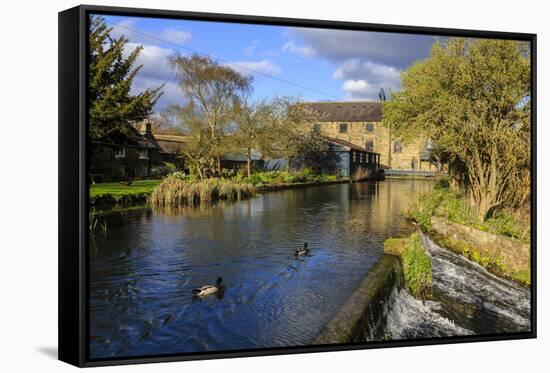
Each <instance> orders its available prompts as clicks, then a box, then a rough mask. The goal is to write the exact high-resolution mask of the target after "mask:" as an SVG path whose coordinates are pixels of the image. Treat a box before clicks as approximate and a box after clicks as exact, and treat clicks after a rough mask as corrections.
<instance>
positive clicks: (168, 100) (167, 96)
mask: <svg viewBox="0 0 550 373" xmlns="http://www.w3.org/2000/svg"><path fill="white" fill-rule="evenodd" d="M163 84H164V86H163V87H162V96H161V97H160V99H159V100H158V101H157V103H156V104H155V107H154V108H153V109H154V110H155V111H157V112H161V111H163V110H164V109H165V108H166V106H168V105H169V104H179V105H182V104H183V103H184V100H185V99H184V96H183V94H182V91H181V89H180V87H179V85H178V83H177V82H175V81H165V80H162V79H155V78H148V77H144V76H137V77H136V78H135V79H134V82H133V84H132V89H131V91H130V92H131V93H132V94H138V93H140V92H143V91H145V90H146V89H154V88H157V87H159V86H161V85H163Z"/></svg>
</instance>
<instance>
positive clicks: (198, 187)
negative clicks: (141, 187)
mask: <svg viewBox="0 0 550 373" xmlns="http://www.w3.org/2000/svg"><path fill="white" fill-rule="evenodd" d="M254 193H255V188H254V186H253V185H252V184H250V183H244V182H239V181H235V180H229V179H218V178H212V179H205V180H190V179H189V178H186V177H179V176H177V175H170V176H167V177H165V178H164V179H163V180H162V182H161V183H160V184H159V185H158V186H157V187H156V188H155V189H154V190H153V192H152V193H151V196H150V198H149V202H150V203H151V204H152V205H153V206H157V207H163V206H193V205H199V204H212V203H214V202H217V201H219V200H225V201H237V200H241V199H245V198H250V197H252V196H253V195H254Z"/></svg>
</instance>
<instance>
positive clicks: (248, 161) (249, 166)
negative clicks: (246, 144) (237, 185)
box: [246, 148, 252, 178]
mask: <svg viewBox="0 0 550 373" xmlns="http://www.w3.org/2000/svg"><path fill="white" fill-rule="evenodd" d="M246 173H247V175H248V178H250V175H251V173H252V151H251V150H250V148H248V153H247V158H246Z"/></svg>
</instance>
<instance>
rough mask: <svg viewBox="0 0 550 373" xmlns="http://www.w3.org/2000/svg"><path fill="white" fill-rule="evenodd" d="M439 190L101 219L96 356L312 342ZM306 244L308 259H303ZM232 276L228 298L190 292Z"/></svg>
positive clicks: (397, 186) (284, 199) (307, 192)
mask: <svg viewBox="0 0 550 373" xmlns="http://www.w3.org/2000/svg"><path fill="white" fill-rule="evenodd" d="M431 185H432V184H431V183H430V182H415V183H413V182H410V181H386V182H377V183H355V184H351V185H350V184H340V185H330V186H323V187H312V188H305V189H295V190H286V191H280V192H275V193H266V194H261V195H258V196H256V197H255V198H253V199H250V200H246V201H241V202H238V203H234V204H218V205H214V206H210V207H208V208H202V209H197V208H182V209H172V210H162V211H158V210H155V211H153V210H151V209H143V210H134V211H128V212H120V213H115V214H111V215H107V216H102V217H101V218H102V219H105V220H106V221H107V224H108V231H107V235H106V236H103V235H96V237H95V239H94V240H93V242H91V243H90V280H91V281H90V334H91V336H90V337H91V339H90V351H91V356H92V357H93V358H97V357H108V356H132V355H142V354H147V355H151V354H166V353H182V352H196V351H205V350H209V351H212V350H229V349H243V348H256V347H276V346H295V345H303V344H309V343H311V341H312V340H313V339H314V338H315V336H316V335H317V334H318V333H319V332H320V330H321V328H322V327H323V326H324V325H325V324H326V323H327V322H328V320H330V318H331V317H332V315H333V314H334V313H335V312H336V311H337V309H338V308H339V306H340V305H341V304H342V303H343V302H344V301H345V300H346V299H347V297H348V296H349V295H350V294H351V292H352V291H353V290H354V288H355V287H356V286H357V285H358V283H359V282H360V281H361V280H362V278H363V277H364V276H365V274H366V273H367V272H368V270H369V268H370V267H371V266H372V265H373V264H374V262H375V261H376V260H377V259H378V258H379V257H380V255H381V254H382V250H383V241H384V240H385V238H387V237H388V236H389V235H394V236H395V235H403V234H406V233H407V232H408V231H409V230H410V229H411V227H410V226H408V225H407V223H406V222H405V220H404V219H403V217H402V216H401V213H402V212H403V211H404V210H405V208H406V206H407V204H408V202H409V200H410V198H411V196H412V195H413V193H415V192H416V191H419V190H427V189H430V188H431ZM304 242H308V243H309V248H310V249H311V250H310V255H308V256H306V257H300V258H298V259H296V258H295V256H294V250H295V249H296V248H298V247H302V245H303V243H304ZM218 276H221V277H223V279H224V285H225V291H224V292H223V294H221V296H218V297H216V296H209V297H205V298H204V299H200V300H197V299H194V298H193V297H192V293H191V290H192V289H193V288H194V287H197V286H201V285H202V284H208V283H212V281H213V280H215V279H216V278H217V277H218Z"/></svg>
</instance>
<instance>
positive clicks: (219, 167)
mask: <svg viewBox="0 0 550 373" xmlns="http://www.w3.org/2000/svg"><path fill="white" fill-rule="evenodd" d="M216 169H217V170H216V171H217V173H218V177H221V176H222V159H221V156H220V153H218V154H216Z"/></svg>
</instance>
